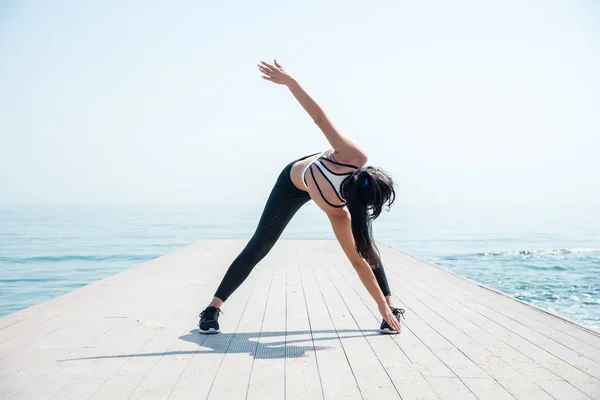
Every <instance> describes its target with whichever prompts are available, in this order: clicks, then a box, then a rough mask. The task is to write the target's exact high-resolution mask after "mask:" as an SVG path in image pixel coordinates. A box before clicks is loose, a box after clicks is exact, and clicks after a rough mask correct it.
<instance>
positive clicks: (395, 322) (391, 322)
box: [388, 313, 401, 332]
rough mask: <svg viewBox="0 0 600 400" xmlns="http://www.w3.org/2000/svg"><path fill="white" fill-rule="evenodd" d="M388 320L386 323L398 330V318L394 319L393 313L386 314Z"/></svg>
mask: <svg viewBox="0 0 600 400" xmlns="http://www.w3.org/2000/svg"><path fill="white" fill-rule="evenodd" d="M388 318H389V321H388V324H389V325H390V326H391V327H392V328H393V329H394V330H396V331H397V332H400V329H401V328H400V322H398V320H397V319H396V317H394V314H392V313H390V315H388Z"/></svg>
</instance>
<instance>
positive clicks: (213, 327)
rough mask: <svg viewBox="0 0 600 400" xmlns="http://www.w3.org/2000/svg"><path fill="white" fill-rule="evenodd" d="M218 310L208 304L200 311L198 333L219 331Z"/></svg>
mask: <svg viewBox="0 0 600 400" xmlns="http://www.w3.org/2000/svg"><path fill="white" fill-rule="evenodd" d="M220 312H221V310H219V309H218V308H217V307H213V306H208V307H206V309H205V310H204V311H202V312H201V313H200V322H199V323H198V328H200V333H219V332H221V331H220V330H219V321H218V319H219V313H220Z"/></svg>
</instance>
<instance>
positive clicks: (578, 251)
mask: <svg viewBox="0 0 600 400" xmlns="http://www.w3.org/2000/svg"><path fill="white" fill-rule="evenodd" d="M593 253H600V249H538V250H511V251H501V252H493V251H491V252H486V253H477V254H476V255H477V256H480V257H514V256H559V255H567V254H593Z"/></svg>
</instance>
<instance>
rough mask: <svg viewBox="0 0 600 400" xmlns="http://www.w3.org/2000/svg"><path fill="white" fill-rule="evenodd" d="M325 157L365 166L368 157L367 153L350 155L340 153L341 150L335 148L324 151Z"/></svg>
mask: <svg viewBox="0 0 600 400" xmlns="http://www.w3.org/2000/svg"><path fill="white" fill-rule="evenodd" d="M323 157H327V158H330V159H332V160H333V161H337V162H339V163H343V164H348V165H352V166H356V167H364V166H365V165H367V162H368V157H367V155H366V154H365V155H361V156H354V157H348V156H344V155H342V154H340V152H338V151H336V150H335V149H329V150H327V151H326V152H325V153H323Z"/></svg>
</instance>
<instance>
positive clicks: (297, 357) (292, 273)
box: [285, 246, 323, 399]
mask: <svg viewBox="0 0 600 400" xmlns="http://www.w3.org/2000/svg"><path fill="white" fill-rule="evenodd" d="M297 247H298V246H294V247H293V248H290V250H289V251H288V255H289V257H288V260H287V263H286V265H287V268H288V269H287V282H286V283H287V285H286V287H287V297H286V305H287V310H286V364H285V393H286V395H285V397H286V399H302V398H309V399H322V398H323V388H322V386H321V377H320V376H319V365H318V363H317V358H316V355H315V346H314V343H313V339H312V332H311V328H310V321H309V319H308V312H307V309H306V300H305V294H304V288H303V287H302V280H301V279H300V270H299V268H298V253H297Z"/></svg>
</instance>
